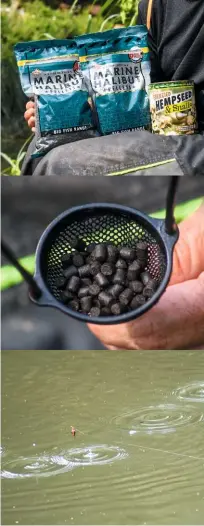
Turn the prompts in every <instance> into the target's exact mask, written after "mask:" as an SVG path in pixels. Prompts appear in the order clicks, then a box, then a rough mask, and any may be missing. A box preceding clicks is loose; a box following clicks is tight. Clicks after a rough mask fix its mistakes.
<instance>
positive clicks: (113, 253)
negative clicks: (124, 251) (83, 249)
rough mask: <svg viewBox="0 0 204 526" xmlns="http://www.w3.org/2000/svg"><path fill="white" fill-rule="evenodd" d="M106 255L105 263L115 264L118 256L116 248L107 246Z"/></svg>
mask: <svg viewBox="0 0 204 526" xmlns="http://www.w3.org/2000/svg"><path fill="white" fill-rule="evenodd" d="M107 254H108V259H107V261H108V262H109V261H111V262H112V263H115V261H116V259H117V257H118V255H119V252H118V249H117V247H116V246H115V245H107Z"/></svg>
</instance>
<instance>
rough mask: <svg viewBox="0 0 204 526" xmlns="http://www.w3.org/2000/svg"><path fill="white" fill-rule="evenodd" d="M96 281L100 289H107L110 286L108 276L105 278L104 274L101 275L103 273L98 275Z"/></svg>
mask: <svg viewBox="0 0 204 526" xmlns="http://www.w3.org/2000/svg"><path fill="white" fill-rule="evenodd" d="M95 281H96V283H97V285H99V287H102V288H105V287H107V286H108V285H109V281H108V278H107V277H106V276H104V275H103V274H101V272H99V273H98V274H96V276H95Z"/></svg>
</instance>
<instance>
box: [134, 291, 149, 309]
mask: <svg viewBox="0 0 204 526" xmlns="http://www.w3.org/2000/svg"><path fill="white" fill-rule="evenodd" d="M145 303H146V299H145V297H144V296H143V295H142V294H137V296H135V297H134V298H133V300H132V301H131V304H130V306H131V309H137V308H138V307H141V305H144V304H145Z"/></svg>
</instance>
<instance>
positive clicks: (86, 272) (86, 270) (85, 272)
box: [78, 265, 90, 278]
mask: <svg viewBox="0 0 204 526" xmlns="http://www.w3.org/2000/svg"><path fill="white" fill-rule="evenodd" d="M78 272H79V276H80V278H87V277H89V276H90V265H83V267H79V269H78Z"/></svg>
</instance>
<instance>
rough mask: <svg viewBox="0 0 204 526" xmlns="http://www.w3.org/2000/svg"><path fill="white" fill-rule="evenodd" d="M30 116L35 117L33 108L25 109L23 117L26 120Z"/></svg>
mask: <svg viewBox="0 0 204 526" xmlns="http://www.w3.org/2000/svg"><path fill="white" fill-rule="evenodd" d="M31 117H35V110H34V108H30V109H29V110H26V111H25V113H24V118H25V120H26V121H28V120H29V119H30V118H31Z"/></svg>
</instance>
